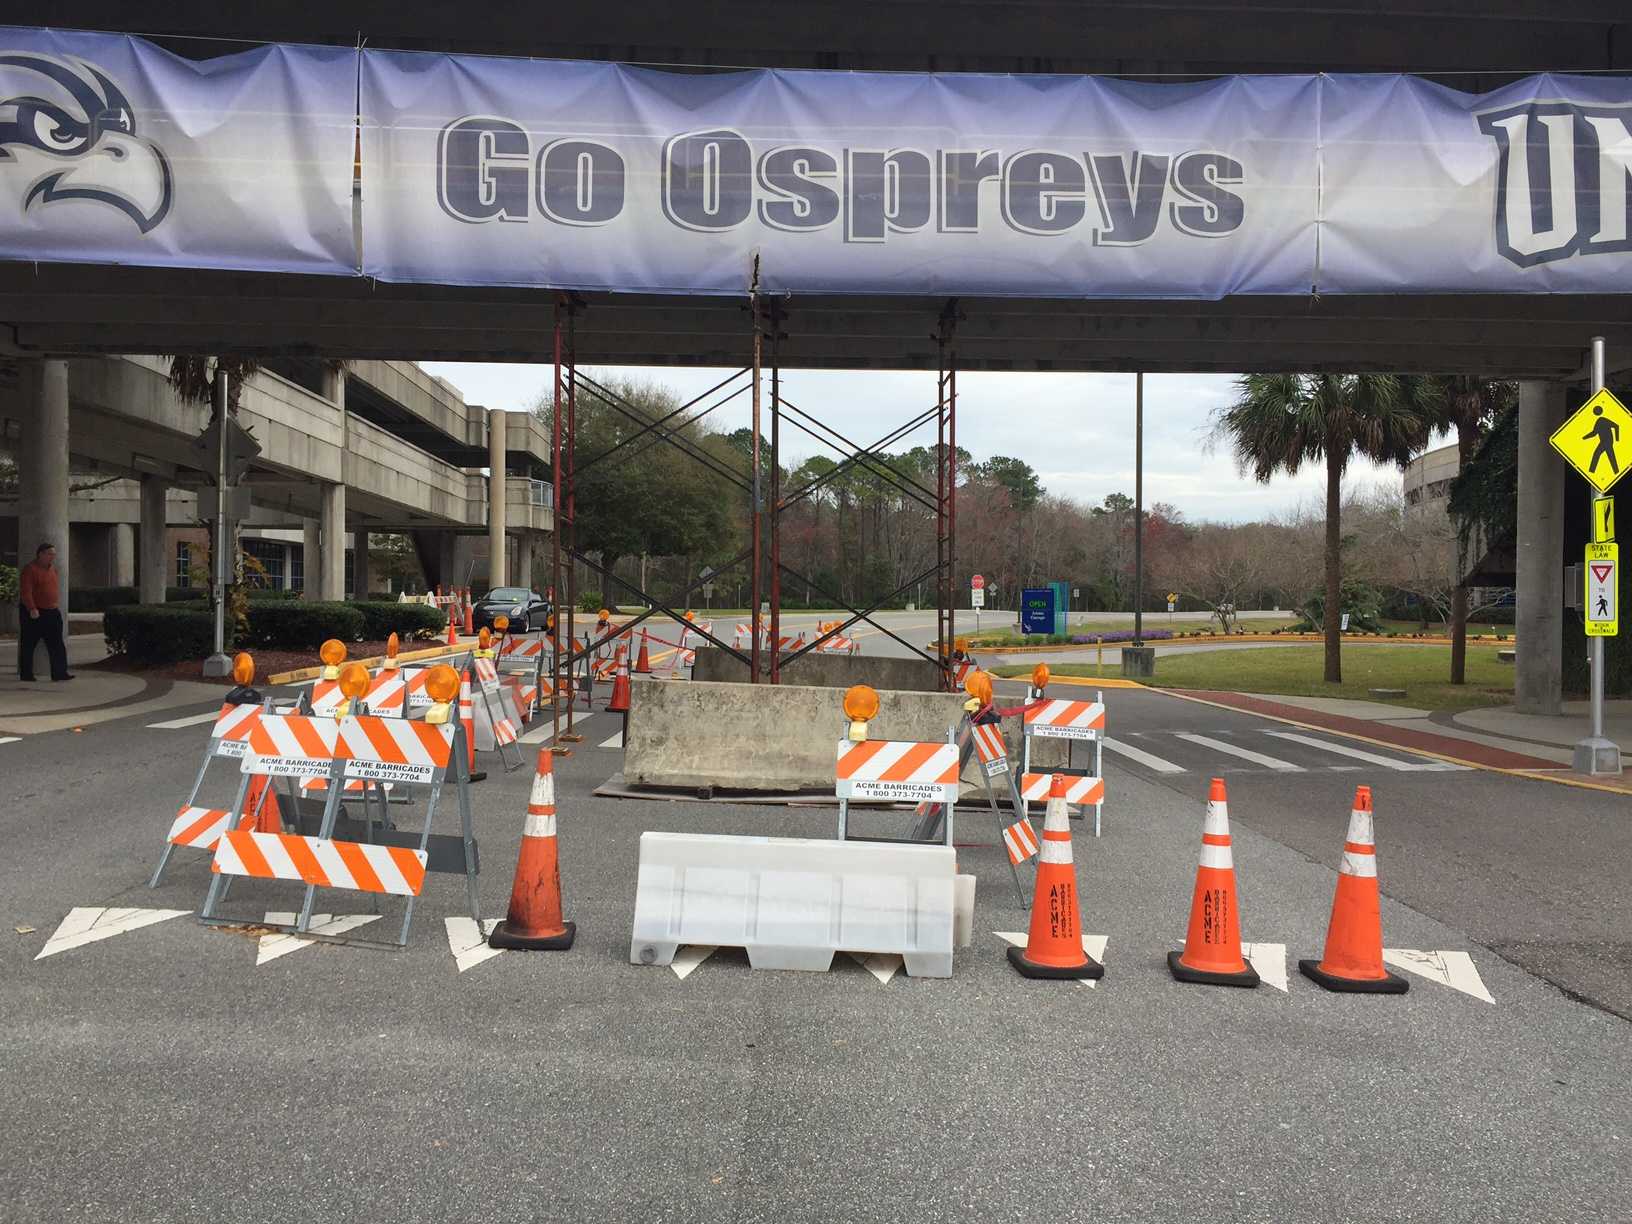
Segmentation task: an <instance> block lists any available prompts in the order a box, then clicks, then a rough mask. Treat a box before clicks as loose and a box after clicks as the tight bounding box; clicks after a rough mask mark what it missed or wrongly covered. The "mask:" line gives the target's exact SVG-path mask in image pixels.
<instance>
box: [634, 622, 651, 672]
mask: <svg viewBox="0 0 1632 1224" xmlns="http://www.w3.org/2000/svg"><path fill="white" fill-rule="evenodd" d="M635 674H636V675H637V676H649V675H651V674H652V660H651V658H650V657H649V656H648V655H647V653H646V630H644V629H642V630H641V631H640V654H639V656H638V657H637V658H636V659H635Z"/></svg>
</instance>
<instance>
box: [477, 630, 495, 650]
mask: <svg viewBox="0 0 1632 1224" xmlns="http://www.w3.org/2000/svg"><path fill="white" fill-rule="evenodd" d="M492 644H493V634H492V633H491V632H489V631H488V628H487V626H486V625H483V626H482V631H481V632H480V633H478V634H477V635H476V648H477V649H478V650H486V649H487V648H488V647H489V646H491V645H492Z"/></svg>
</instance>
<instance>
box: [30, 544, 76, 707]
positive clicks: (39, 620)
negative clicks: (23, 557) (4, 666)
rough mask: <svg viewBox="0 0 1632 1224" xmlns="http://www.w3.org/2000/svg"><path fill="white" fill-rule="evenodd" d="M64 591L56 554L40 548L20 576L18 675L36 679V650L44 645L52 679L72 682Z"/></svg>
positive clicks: (50, 548) (48, 545) (49, 549)
mask: <svg viewBox="0 0 1632 1224" xmlns="http://www.w3.org/2000/svg"><path fill="white" fill-rule="evenodd" d="M61 601H62V588H61V585H60V584H59V582H58V581H57V550H56V549H55V548H54V547H52V546H51V545H50V544H41V545H40V546H39V547H38V548H36V549H35V550H34V560H32V561H30V562H29V563H28V564H27V565H25V566H23V569H22V573H20V574H18V575H17V602H18V603H19V604H20V605H21V607H20V609H19V611H20V613H21V621H22V632H21V634H20V635H19V640H18V642H17V675H18V676H19V677H20V678H21V679H24V680H32V679H34V647H35V646H36V645H38V644H39V643H41V642H44V643H45V653H46V655H47V656H48V657H49V658H50V660H51V679H53V680H72V679H73V676H72V675H70V674H69V672H68V648H67V646H65V645H64V644H63V640H62V632H63V623H62V608H61V606H60V605H61Z"/></svg>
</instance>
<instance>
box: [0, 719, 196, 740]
mask: <svg viewBox="0 0 1632 1224" xmlns="http://www.w3.org/2000/svg"><path fill="white" fill-rule="evenodd" d="M211 717H212V718H213V717H214V715H213V714H212V715H211ZM22 741H23V737H22V736H20V735H0V744H20V743H22Z"/></svg>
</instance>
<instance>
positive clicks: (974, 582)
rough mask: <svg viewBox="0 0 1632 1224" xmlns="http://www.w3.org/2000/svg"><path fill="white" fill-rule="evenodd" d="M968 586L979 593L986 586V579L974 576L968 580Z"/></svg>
mask: <svg viewBox="0 0 1632 1224" xmlns="http://www.w3.org/2000/svg"><path fill="white" fill-rule="evenodd" d="M969 585H970V586H971V587H973V588H974V589H975V590H977V591H979V590H981V589H983V588H984V587H985V586H986V579H984V578H982V577H981V576H980V575H979V574H976V575H975V576H974V577H972V578H970V579H969Z"/></svg>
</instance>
